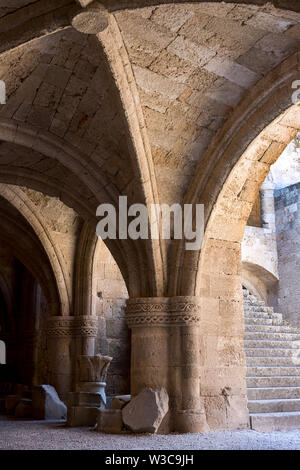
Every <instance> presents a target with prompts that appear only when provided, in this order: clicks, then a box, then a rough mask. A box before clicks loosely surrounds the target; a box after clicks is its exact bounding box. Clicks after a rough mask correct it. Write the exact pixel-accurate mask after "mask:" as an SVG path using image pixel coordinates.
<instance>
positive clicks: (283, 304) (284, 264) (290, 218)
mask: <svg viewBox="0 0 300 470" xmlns="http://www.w3.org/2000/svg"><path fill="white" fill-rule="evenodd" d="M299 193H300V183H297V184H294V185H291V186H288V187H286V188H283V189H280V190H276V191H275V214H276V230H277V248H278V268H279V292H278V306H279V311H280V312H282V313H283V314H284V316H285V319H287V320H289V321H291V322H292V323H293V324H295V325H300V280H299V278H300V251H299V247H300V210H299V205H298V200H299Z"/></svg>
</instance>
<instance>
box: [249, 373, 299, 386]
mask: <svg viewBox="0 0 300 470" xmlns="http://www.w3.org/2000/svg"><path fill="white" fill-rule="evenodd" d="M246 383H247V387H251V388H256V387H258V388H265V387H300V376H299V375H298V376H292V375H288V376H267V377H262V376H261V377H252V376H247V377H246Z"/></svg>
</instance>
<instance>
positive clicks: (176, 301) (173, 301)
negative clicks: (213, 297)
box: [126, 297, 201, 328]
mask: <svg viewBox="0 0 300 470" xmlns="http://www.w3.org/2000/svg"><path fill="white" fill-rule="evenodd" d="M126 319H127V324H128V326H129V328H133V327H138V326H176V325H177V326H185V325H197V324H199V323H200V319H201V317H200V304H199V298H198V297H144V298H138V299H129V300H128V301H127V307H126Z"/></svg>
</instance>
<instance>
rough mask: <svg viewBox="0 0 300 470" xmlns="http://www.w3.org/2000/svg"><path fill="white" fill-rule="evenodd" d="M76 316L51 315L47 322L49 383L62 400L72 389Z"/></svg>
mask: <svg viewBox="0 0 300 470" xmlns="http://www.w3.org/2000/svg"><path fill="white" fill-rule="evenodd" d="M73 323H74V317H50V318H49V319H48V322H47V330H46V335H47V352H48V358H47V359H48V367H49V383H50V385H53V387H55V389H56V391H57V393H58V394H59V395H60V397H61V399H62V400H65V398H66V395H67V393H68V392H69V391H70V390H71V389H72V374H73V370H74V369H73V364H72V352H74V353H75V351H74V345H73V341H72V340H73Z"/></svg>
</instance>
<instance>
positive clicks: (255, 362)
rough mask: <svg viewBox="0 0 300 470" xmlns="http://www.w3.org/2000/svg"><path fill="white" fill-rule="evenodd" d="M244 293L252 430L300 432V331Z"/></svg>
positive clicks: (245, 291) (245, 340) (263, 304)
mask: <svg viewBox="0 0 300 470" xmlns="http://www.w3.org/2000/svg"><path fill="white" fill-rule="evenodd" d="M243 293H244V312H245V338H244V344H245V353H246V362H247V395H248V408H249V412H250V425H251V428H252V429H254V430H256V431H275V430H287V429H300V328H294V327H292V326H291V325H290V324H289V323H288V322H287V321H284V320H282V315H281V314H280V313H274V310H273V308H272V307H267V306H266V305H265V302H263V301H261V300H258V299H257V298H256V297H255V296H254V295H251V294H250V293H249V291H248V290H247V289H243Z"/></svg>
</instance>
